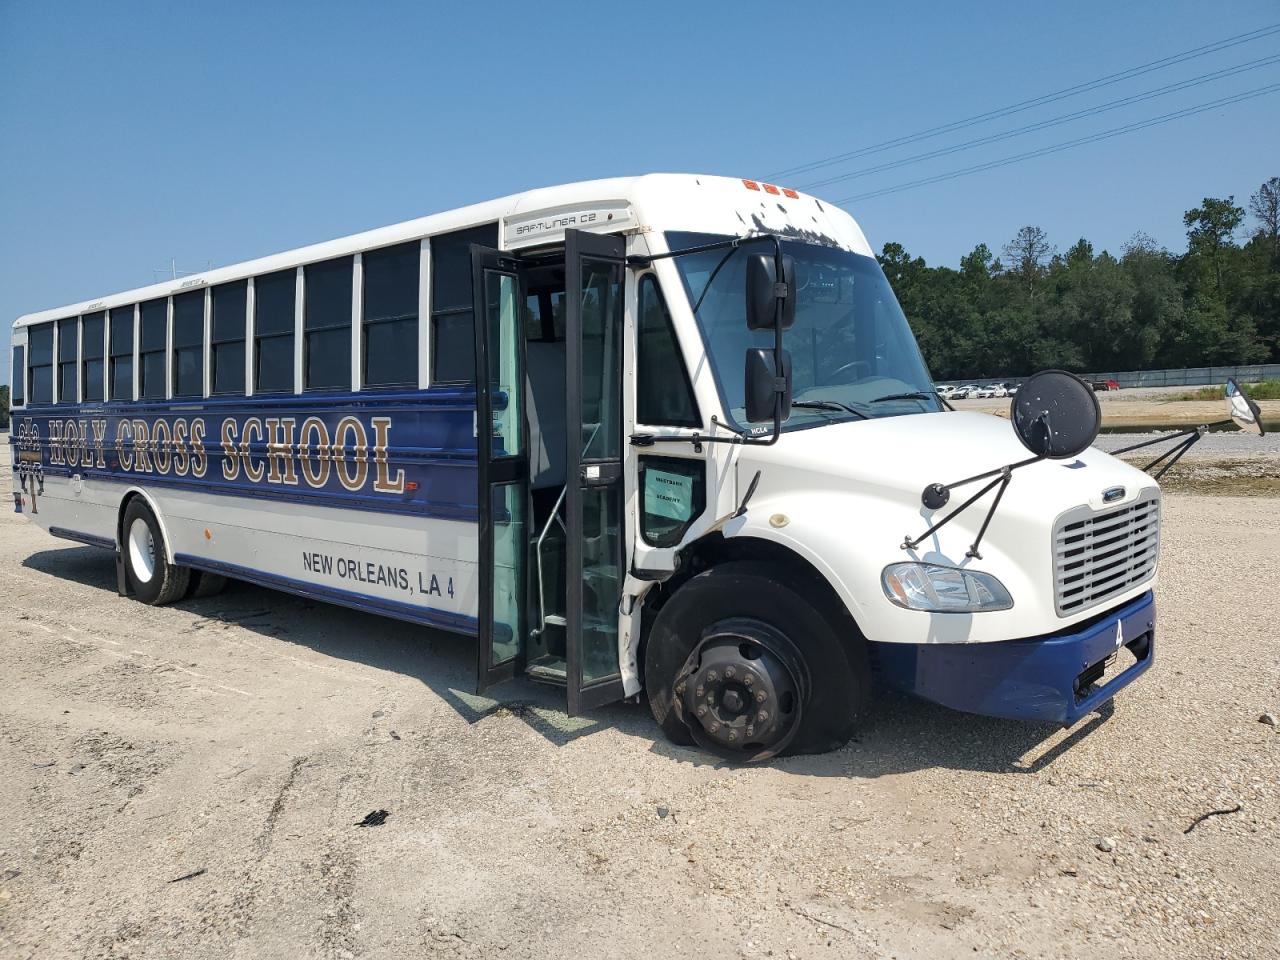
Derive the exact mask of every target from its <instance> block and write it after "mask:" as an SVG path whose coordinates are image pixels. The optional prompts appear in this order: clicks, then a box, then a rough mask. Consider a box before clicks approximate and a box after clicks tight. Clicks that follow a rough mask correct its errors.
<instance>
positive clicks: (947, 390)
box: [934, 383, 956, 400]
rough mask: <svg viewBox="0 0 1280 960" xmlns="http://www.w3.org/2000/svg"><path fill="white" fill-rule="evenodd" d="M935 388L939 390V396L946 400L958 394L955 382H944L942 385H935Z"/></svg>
mask: <svg viewBox="0 0 1280 960" xmlns="http://www.w3.org/2000/svg"><path fill="white" fill-rule="evenodd" d="M934 389H935V390H937V391H938V396H940V397H942V399H944V400H950V399H951V398H952V397H954V396H955V394H956V387H955V384H953V383H944V384H942V386H935V387H934Z"/></svg>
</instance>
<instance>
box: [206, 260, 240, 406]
mask: <svg viewBox="0 0 1280 960" xmlns="http://www.w3.org/2000/svg"><path fill="white" fill-rule="evenodd" d="M248 293H249V283H248V281H246V280H235V281H233V282H231V283H224V284H221V285H219V286H216V287H214V288H213V290H212V291H211V296H212V298H213V322H212V324H211V327H210V331H209V349H210V351H211V352H212V354H213V357H212V360H213V381H212V392H213V393H215V394H236V393H239V394H243V393H244V317H245V302H246V298H247V297H248Z"/></svg>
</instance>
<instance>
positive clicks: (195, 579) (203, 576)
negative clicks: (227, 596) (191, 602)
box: [187, 569, 227, 599]
mask: <svg viewBox="0 0 1280 960" xmlns="http://www.w3.org/2000/svg"><path fill="white" fill-rule="evenodd" d="M226 585H227V578H226V577H224V576H223V575H222V574H220V573H210V572H209V571H208V570H194V569H193V570H192V571H191V582H190V583H189V584H188V585H187V596H188V597H191V598H193V599H199V598H200V597H213V596H217V595H218V594H219V593H221V592H222V590H223V588H224V587H225V586H226Z"/></svg>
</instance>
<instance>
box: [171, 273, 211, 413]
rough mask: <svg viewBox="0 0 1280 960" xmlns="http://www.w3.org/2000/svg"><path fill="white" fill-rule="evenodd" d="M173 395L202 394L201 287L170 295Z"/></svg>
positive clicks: (202, 334)
mask: <svg viewBox="0 0 1280 960" xmlns="http://www.w3.org/2000/svg"><path fill="white" fill-rule="evenodd" d="M173 395H174V396H175V397H202V396H204V290H192V291H191V292H190V293H180V294H178V296H176V297H174V298H173Z"/></svg>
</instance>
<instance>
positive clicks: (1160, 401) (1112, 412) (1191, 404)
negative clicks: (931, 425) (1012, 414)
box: [951, 387, 1280, 430]
mask: <svg viewBox="0 0 1280 960" xmlns="http://www.w3.org/2000/svg"><path fill="white" fill-rule="evenodd" d="M1198 389H1199V388H1198V387H1182V388H1179V389H1177V390H1173V391H1170V390H1168V389H1167V388H1163V387H1160V388H1140V389H1136V390H1109V391H1103V392H1100V393H1096V394H1094V396H1096V397H1097V398H1098V402H1099V404H1100V406H1101V408H1102V426H1103V428H1104V429H1112V430H1114V429H1132V430H1149V429H1165V428H1173V427H1176V426H1187V427H1191V426H1197V425H1199V424H1202V423H1215V422H1217V421H1219V420H1225V419H1226V418H1227V416H1228V414H1227V406H1226V403H1225V402H1224V401H1222V400H1174V399H1173V397H1175V396H1178V395H1180V394H1183V393H1189V392H1191V391H1193V390H1198ZM1010 402H1011V401H1010V400H1009V399H1008V398H1004V399H992V400H976V399H975V400H952V401H951V405H952V406H954V407H955V408H956V409H957V410H978V411H980V412H982V413H992V414H995V415H996V416H999V417H1006V418H1007V417H1008V416H1009V404H1010ZM1258 407H1259V408H1260V409H1261V410H1262V419H1263V421H1264V422H1265V423H1273V422H1275V421H1280V400H1262V401H1260V402H1259V403H1258Z"/></svg>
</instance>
